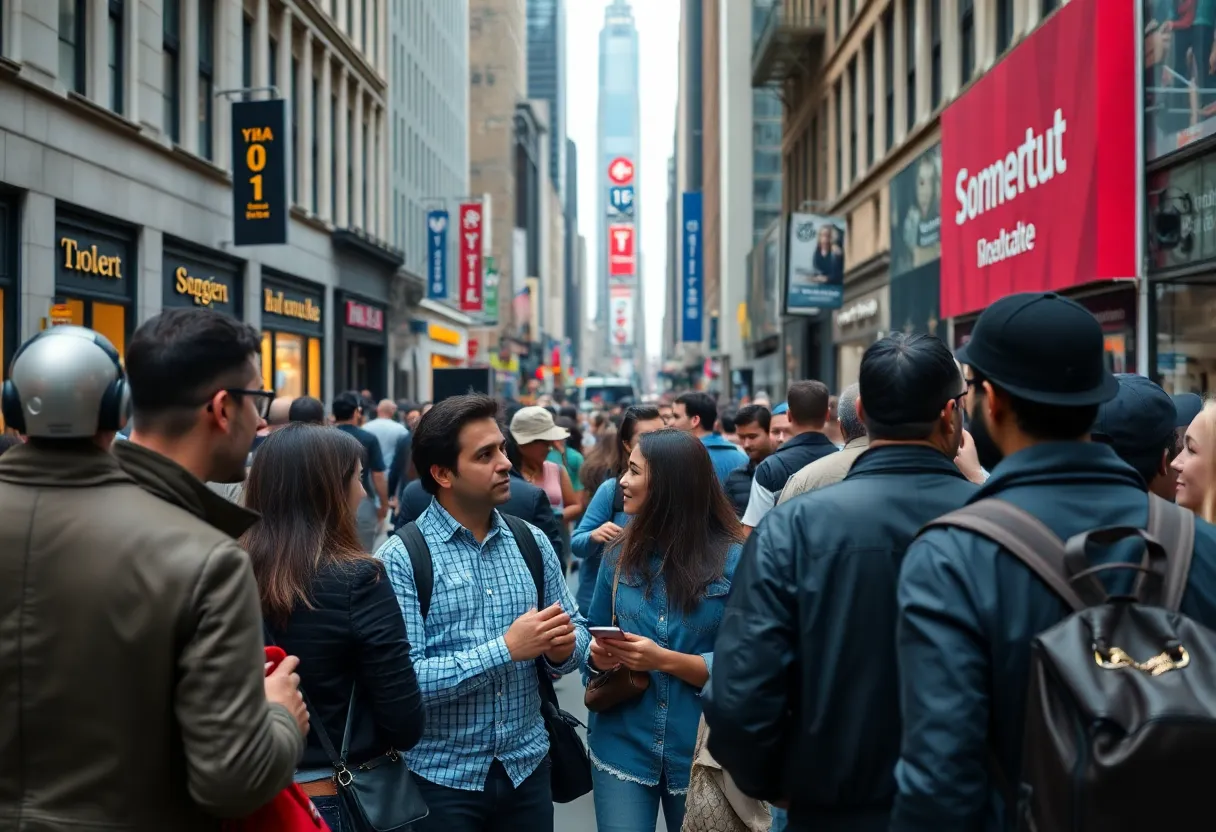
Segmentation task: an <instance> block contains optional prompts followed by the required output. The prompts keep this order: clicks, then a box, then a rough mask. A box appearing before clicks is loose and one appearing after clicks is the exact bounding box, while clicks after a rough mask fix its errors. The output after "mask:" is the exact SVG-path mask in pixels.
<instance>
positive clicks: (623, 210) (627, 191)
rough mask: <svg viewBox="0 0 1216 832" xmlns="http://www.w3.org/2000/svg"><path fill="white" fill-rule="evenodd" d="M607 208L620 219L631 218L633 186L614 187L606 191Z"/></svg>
mask: <svg viewBox="0 0 1216 832" xmlns="http://www.w3.org/2000/svg"><path fill="white" fill-rule="evenodd" d="M608 208H609V210H610V211H611V213H613V214H617V215H619V216H622V217H632V216H633V186H632V185H614V186H613V187H611V188H609V189H608Z"/></svg>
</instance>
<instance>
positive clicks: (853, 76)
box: [849, 59, 861, 181]
mask: <svg viewBox="0 0 1216 832" xmlns="http://www.w3.org/2000/svg"><path fill="white" fill-rule="evenodd" d="M857 92H858V90H857V61H856V59H854V60H853V61H851V62H850V63H849V97H850V99H851V100H850V101H849V179H850V181H851V180H852V179H853V178H855V177H856V176H857V175H858V174H859V173H861V171H859V170H858V169H857V119H858V118H859V117H860V115H861V114H860V113H859V112H858V110H860V109H861V108H860V107H858V106H857V99H858V97H859V96H858V95H857Z"/></svg>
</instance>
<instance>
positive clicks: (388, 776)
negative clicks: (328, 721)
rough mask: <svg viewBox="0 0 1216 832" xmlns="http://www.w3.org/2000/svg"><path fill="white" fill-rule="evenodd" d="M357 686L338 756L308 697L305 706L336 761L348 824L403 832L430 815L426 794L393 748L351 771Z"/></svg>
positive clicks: (366, 830) (365, 830)
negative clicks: (351, 748) (350, 749)
mask: <svg viewBox="0 0 1216 832" xmlns="http://www.w3.org/2000/svg"><path fill="white" fill-rule="evenodd" d="M355 687H356V686H355V685H351V688H350V705H349V706H348V707H347V709H346V728H345V730H344V731H343V732H342V750H341V752H340V753H339V752H335V750H334V745H333V743H332V742H330V739H329V734H328V733H327V732H326V731H325V726H324V725H323V724H322V723H321V718H320V714H319V713H317V712H316V711H314V710H313V709H312V705H310V704H309V703H308V697H307V695H305V697H304V703H305V704H306V705H308V710H309V712H310V713H313V714H316V717H315V718H314V719H313V721H312V727H313V730H315V731H316V732H317V739H319V740H321V747H322V748H324V749H325V753H326V754H328V755H329V758H330V759H331V760H333V761H334V782H336V783H337V784H338V800H339V801H340V802H341V804H342V816H343V819H344V822H349V823H350V825H351V826H352V827H354V828H355V829H358V830H361V832H400V830H405V829H408V828H409V825H410V824H411V823H414V822H415V821H420V820H422V819H423V818H425V817H426V816H427V815H428V814H430V810H429V809H427V806H426V802H425V801H424V800H423V799H422V792H421V791H420V790H419V789H418V784H417V783H415V782H414V776H413V775H412V774H410V770H409V767H408V766H406V764H405V758H404V757H402V756H401V754H399V753H398V752H397V751H396V750H395V749H392V748H390V749H389V750H388V751H387V752H385V753H384V754H381V755H380V756H379V757H373V758H372V759H370V760H368V761H367V762H366V763H362V764H360V765H357V766H353V767H351V766H350V765H348V764H347V760H346V756H347V751H348V750H349V747H350V729H351V723H352V722H353V721H354V713H355Z"/></svg>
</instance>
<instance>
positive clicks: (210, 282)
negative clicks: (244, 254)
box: [163, 246, 241, 317]
mask: <svg viewBox="0 0 1216 832" xmlns="http://www.w3.org/2000/svg"><path fill="white" fill-rule="evenodd" d="M164 274H165V290H164V298H163V302H164V305H165V306H166V307H182V306H205V307H208V308H210V309H216V310H218V311H220V312H226V313H228V314H230V315H233V316H234V317H235V316H238V313H239V307H240V295H241V292H240V279H239V276H238V272H237V266H235V265H231V264H226V263H225V264H218V263H212V262H207V261H204V260H200V259H197V258H195V257H189V256H186V255H183V254H178V253H177V252H175V251H172V250H171V248H170V247H169V246H166V247H165V260H164Z"/></svg>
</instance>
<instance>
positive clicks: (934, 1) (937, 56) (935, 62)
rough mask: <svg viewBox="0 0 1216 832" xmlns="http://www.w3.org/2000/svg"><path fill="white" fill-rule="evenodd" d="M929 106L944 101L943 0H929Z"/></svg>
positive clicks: (935, 106)
mask: <svg viewBox="0 0 1216 832" xmlns="http://www.w3.org/2000/svg"><path fill="white" fill-rule="evenodd" d="M929 37H930V39H931V41H932V48H931V50H930V53H929V56H930V57H929V107H930V109H933V110H936V109H937V105H938V104H941V103H942V0H929Z"/></svg>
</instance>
